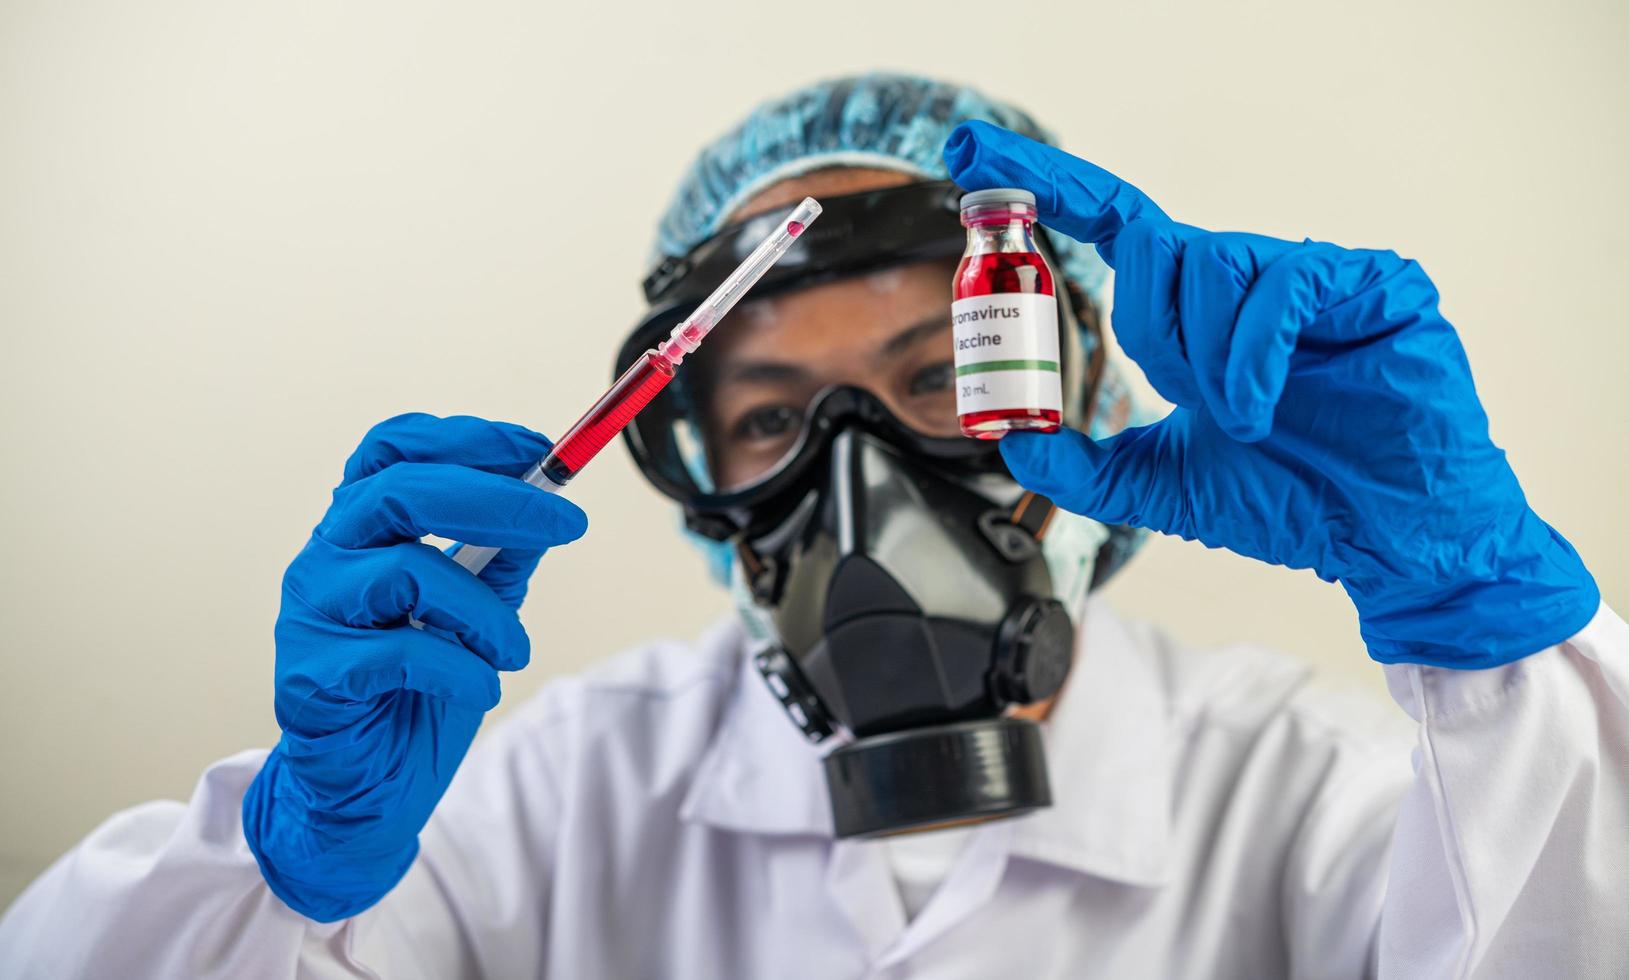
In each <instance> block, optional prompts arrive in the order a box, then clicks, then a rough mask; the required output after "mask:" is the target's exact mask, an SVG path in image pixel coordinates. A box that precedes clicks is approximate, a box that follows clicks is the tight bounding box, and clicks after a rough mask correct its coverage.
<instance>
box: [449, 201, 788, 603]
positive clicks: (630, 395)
mask: <svg viewBox="0 0 1629 980" xmlns="http://www.w3.org/2000/svg"><path fill="white" fill-rule="evenodd" d="M818 217H820V203H819V202H818V201H816V200H815V199H814V198H812V197H806V198H804V199H803V203H802V204H799V205H798V206H797V207H795V208H793V209H792V213H791V214H789V215H787V216H786V220H785V221H784V222H782V223H781V224H780V225H779V226H777V227H776V229H775V231H774V232H773V233H772V234H770V235H769V237H767V238H765V239H764V240H763V241H762V242H761V243H759V245H758V247H757V248H755V249H753V250H752V254H751V255H748V256H747V257H746V259H744V260H743V261H742V262H741V264H740V265H739V266H736V268H735V271H734V272H732V273H730V274H729V277H728V278H726V279H725V280H724V281H723V282H722V283H720V284H719V287H718V288H717V289H715V290H713V293H712V295H711V296H708V297H707V298H706V299H705V300H703V301H702V303H701V305H700V306H698V307H696V309H695V312H693V313H691V314H690V315H689V316H688V317H686V318H685V319H684V320H683V321H682V322H680V324H679V325H678V326H676V327H674V328H673V332H672V333H671V334H669V335H668V337H667V339H666V340H664V341H662V342H661V343H660V344H657V345H656V346H655V347H653V348H651V349H650V350H647V351H646V352H645V353H644V354H642V355H640V357H639V360H637V361H635V362H634V363H633V366H632V367H630V368H628V370H626V371H624V372H623V373H622V377H620V378H618V379H616V381H615V382H614V383H613V384H612V385H611V388H610V390H608V391H607V392H606V393H605V394H603V395H601V396H600V400H599V401H597V402H595V403H594V406H593V407H592V408H590V409H589V410H588V411H587V412H584V413H583V417H582V418H580V419H578V420H577V422H576V424H575V425H573V426H572V427H571V428H569V429H567V430H566V434H565V435H563V436H561V437H560V440H559V441H558V442H556V443H555V444H554V448H553V449H552V450H550V451H549V454H548V455H547V456H545V457H543V459H542V460H540V461H539V462H538V463H537V464H536V465H535V466H533V467H532V468H531V469H529V470H527V471H526V475H525V476H523V477H521V479H523V480H525V481H526V482H527V483H530V484H531V485H532V486H534V487H538V488H540V489H543V490H547V491H549V492H550V493H554V492H556V491H558V490H560V489H561V488H562V487H564V486H565V485H566V484H567V483H568V482H570V480H571V478H572V477H574V476H576V475H577V473H578V472H579V471H580V470H582V468H583V467H584V466H586V465H588V461H589V460H591V459H593V458H594V456H595V455H596V454H598V453H599V451H600V450H601V449H604V448H605V445H606V443H608V442H610V441H611V439H612V438H613V437H614V436H615V435H616V434H617V433H618V432H621V431H622V430H623V429H624V428H625V427H626V426H627V425H628V423H629V422H631V421H633V417H634V416H635V415H638V414H639V410H640V409H642V408H644V407H645V406H646V405H648V404H650V400H651V399H652V398H655V397H656V395H657V393H658V392H660V391H661V390H662V389H663V388H665V387H667V383H668V382H669V381H672V380H673V369H674V368H676V367H678V366H679V363H680V362H681V361H683V360H684V359H685V356H686V355H688V354H692V353H694V352H695V350H696V348H697V347H699V346H701V342H702V339H703V338H705V337H706V336H707V334H708V332H709V331H711V330H712V329H713V327H714V325H715V324H717V323H718V321H720V320H722V319H724V314H726V313H728V312H730V310H731V309H733V308H734V307H735V304H736V303H738V302H740V301H741V297H742V296H745V295H746V293H747V290H749V289H751V288H752V287H753V284H754V283H756V282H757V281H758V280H759V279H761V278H763V275H764V273H766V272H768V271H769V267H770V266H772V265H774V264H775V263H776V262H777V261H779V259H780V257H781V256H782V255H785V254H786V250H787V249H789V248H791V247H792V243H793V242H794V241H796V240H797V237H798V236H799V235H801V234H803V229H805V228H807V227H809V224H810V223H811V222H813V221H814V220H815V219H816V218H818ZM497 553H498V549H497V548H488V547H485V546H481V545H467V544H466V545H459V546H458V550H457V551H455V552H454V553H453V560H454V561H456V562H458V564H460V565H463V566H464V567H465V568H467V569H469V570H470V571H471V572H474V573H476V574H480V571H481V569H483V568H485V567H486V563H487V562H489V561H491V560H492V556H493V555H496V554H497Z"/></svg>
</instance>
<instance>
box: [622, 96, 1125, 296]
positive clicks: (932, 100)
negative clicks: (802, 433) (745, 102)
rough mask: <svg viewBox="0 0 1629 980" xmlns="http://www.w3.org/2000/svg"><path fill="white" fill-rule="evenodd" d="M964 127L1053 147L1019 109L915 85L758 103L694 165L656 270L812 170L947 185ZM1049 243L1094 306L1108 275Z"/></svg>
mask: <svg viewBox="0 0 1629 980" xmlns="http://www.w3.org/2000/svg"><path fill="white" fill-rule="evenodd" d="M969 119H983V120H986V121H988V122H992V123H995V124H996V125H998V126H1001V127H1003V128H1005V129H1010V130H1012V131H1014V132H1017V133H1022V134H1023V135H1025V136H1028V137H1031V138H1033V139H1037V140H1040V141H1041V142H1043V143H1052V142H1053V139H1052V137H1051V134H1049V133H1048V132H1047V131H1046V130H1044V129H1042V128H1041V127H1040V126H1039V125H1037V124H1036V122H1035V121H1034V120H1033V119H1031V118H1030V117H1029V116H1028V115H1027V114H1026V113H1024V112H1022V111H1020V110H1019V109H1016V108H1014V107H1012V106H1010V105H1006V104H1004V103H1001V102H997V101H995V100H993V99H990V98H987V97H986V96H984V95H983V94H981V93H980V92H977V91H975V90H974V89H971V88H967V87H966V86H963V85H952V84H949V83H947V82H938V81H934V80H933V79H929V78H919V77H915V76H912V75H894V74H883V73H874V74H869V75H855V76H852V77H849V78H837V79H832V80H830V81H825V82H817V83H816V84H814V85H810V86H808V87H807V88H802V89H799V90H798V91H796V92H793V93H792V94H790V95H786V96H782V97H781V98H778V99H774V100H771V101H769V102H765V103H763V104H762V105H760V106H758V107H757V108H756V109H754V110H752V112H751V113H750V114H749V115H748V116H747V117H746V119H744V120H742V122H741V123H740V125H738V126H736V127H735V128H734V129H731V130H730V131H729V132H727V133H725V134H724V135H723V136H721V137H719V138H718V139H716V140H714V141H713V142H712V143H711V144H710V145H708V146H707V147H706V148H704V149H703V150H702V151H701V153H700V155H698V156H697V158H696V162H695V163H694V164H692V165H691V167H690V170H689V172H688V173H686V174H685V176H684V180H683V181H681V182H680V184H679V188H678V191H677V192H676V193H675V194H674V195H673V200H672V202H671V203H670V204H669V205H668V208H667V213H666V214H664V215H663V216H662V222H661V224H660V225H659V226H658V228H657V232H656V254H655V256H654V257H653V261H660V260H661V259H663V258H667V257H676V256H680V255H684V254H685V253H687V252H689V251H690V250H691V249H693V248H695V247H696V246H697V245H699V244H701V243H702V242H703V241H705V240H706V239H707V238H709V237H711V236H712V235H713V234H714V233H716V232H717V231H718V230H719V229H720V228H722V227H724V225H725V223H726V222H728V220H729V217H730V215H731V214H733V213H734V212H735V211H736V209H738V208H739V207H741V205H743V204H745V203H746V202H747V201H749V200H751V199H752V198H753V197H755V196H756V195H757V194H759V193H760V192H762V191H763V190H764V189H766V188H768V187H770V186H772V185H774V184H777V183H779V182H780V181H783V180H786V179H788V178H791V177H797V176H799V175H801V174H805V173H808V172H810V171H812V170H820V169H823V168H826V167H875V168H878V169H884V170H898V171H901V172H903V173H908V174H910V175H912V176H914V177H918V178H921V179H923V180H945V179H947V178H948V176H949V174H948V172H947V171H946V170H945V164H944V160H943V158H942V157H941V153H942V152H943V150H944V145H945V138H946V137H948V136H949V135H950V131H951V130H952V129H955V128H956V126H957V124H959V123H962V122H965V121H966V120H969ZM1051 242H1052V244H1053V245H1054V246H1055V248H1054V251H1056V252H1057V253H1058V254H1057V259H1058V262H1059V264H1060V265H1061V266H1062V269H1061V270H1060V271H1062V273H1063V274H1064V275H1065V276H1066V277H1067V278H1068V279H1069V280H1070V281H1071V282H1073V283H1074V284H1075V285H1076V286H1078V287H1080V288H1081V289H1084V290H1085V291H1086V292H1087V294H1088V295H1090V296H1092V297H1094V298H1100V294H1101V292H1102V290H1103V288H1104V283H1105V281H1106V280H1107V278H1108V268H1107V267H1106V266H1105V265H1104V264H1103V260H1102V259H1100V258H1098V255H1097V250H1096V249H1094V248H1092V247H1091V246H1089V245H1082V244H1080V243H1079V242H1076V241H1074V240H1073V239H1070V238H1067V237H1065V236H1063V235H1053V236H1052V238H1051Z"/></svg>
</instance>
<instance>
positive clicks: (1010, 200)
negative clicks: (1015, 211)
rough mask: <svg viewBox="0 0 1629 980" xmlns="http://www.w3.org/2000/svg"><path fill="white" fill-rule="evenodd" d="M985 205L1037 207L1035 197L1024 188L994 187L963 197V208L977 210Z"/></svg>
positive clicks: (964, 209)
mask: <svg viewBox="0 0 1629 980" xmlns="http://www.w3.org/2000/svg"><path fill="white" fill-rule="evenodd" d="M983 204H1028V205H1029V206H1030V207H1034V206H1035V195H1034V194H1031V193H1030V192H1029V191H1026V190H1024V189H1023V188H1022V187H992V188H990V189H989V190H984V191H973V192H972V193H969V194H963V195H962V204H961V208H962V210H963V211H966V210H967V209H968V208H976V207H979V206H980V205H983Z"/></svg>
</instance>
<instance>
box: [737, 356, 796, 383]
mask: <svg viewBox="0 0 1629 980" xmlns="http://www.w3.org/2000/svg"><path fill="white" fill-rule="evenodd" d="M720 374H722V375H723V377H721V378H719V381H721V382H735V383H741V384H751V383H753V382H760V383H767V384H777V383H786V384H790V383H792V382H794V381H804V380H806V379H807V378H808V377H809V372H808V371H807V370H805V369H804V368H803V367H802V365H798V364H791V363H788V362H786V361H736V362H734V363H731V364H728V365H725V366H724V367H723V369H722V370H721V371H720Z"/></svg>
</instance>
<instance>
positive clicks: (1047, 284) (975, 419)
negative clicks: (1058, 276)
mask: <svg viewBox="0 0 1629 980" xmlns="http://www.w3.org/2000/svg"><path fill="white" fill-rule="evenodd" d="M993 293H1040V294H1041V295H1043V296H1054V295H1056V293H1055V291H1054V288H1053V285H1052V270H1051V269H1049V268H1048V267H1047V264H1046V260H1045V259H1043V258H1041V256H1040V255H1038V254H1036V253H1034V252H986V253H984V254H982V255H968V256H963V257H962V261H961V265H959V266H957V267H956V281H955V285H954V287H953V289H952V292H951V299H953V300H957V299H967V298H969V297H972V296H988V295H991V294H993ZM958 420H959V421H960V422H961V427H962V435H964V436H971V437H972V438H974V439H1000V438H1001V437H1002V436H1004V435H1006V434H1007V433H1008V432H1009V431H1011V430H1013V429H1028V430H1032V431H1035V432H1056V431H1058V427H1059V426H1060V425H1062V424H1063V415H1062V413H1061V412H1058V411H1056V410H1054V409H1050V408H1002V409H994V410H991V411H987V412H968V413H966V414H965V415H962V416H959V419H958Z"/></svg>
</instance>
